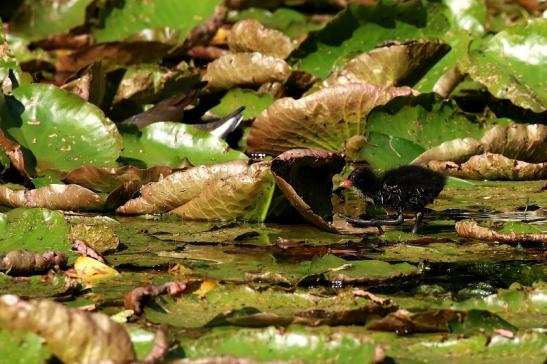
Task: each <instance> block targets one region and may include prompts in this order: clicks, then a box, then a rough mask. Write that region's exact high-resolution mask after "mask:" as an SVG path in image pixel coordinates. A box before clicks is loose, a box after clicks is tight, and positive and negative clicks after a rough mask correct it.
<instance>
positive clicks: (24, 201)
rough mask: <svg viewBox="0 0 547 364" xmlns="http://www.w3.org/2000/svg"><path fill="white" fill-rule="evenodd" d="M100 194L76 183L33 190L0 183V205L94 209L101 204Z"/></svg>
mask: <svg viewBox="0 0 547 364" xmlns="http://www.w3.org/2000/svg"><path fill="white" fill-rule="evenodd" d="M103 203H104V201H103V199H102V198H101V196H99V195H97V194H96V193H95V192H93V191H91V190H88V189H87V188H85V187H82V186H78V185H74V184H72V185H60V184H51V185H48V186H45V187H40V188H36V189H34V190H26V189H25V190H12V189H11V188H9V187H6V186H5V185H0V205H4V206H8V207H43V208H47V209H51V210H69V211H83V210H96V209H98V208H100V207H101V206H102V205H103Z"/></svg>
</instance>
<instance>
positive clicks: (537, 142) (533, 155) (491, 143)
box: [481, 124, 547, 163]
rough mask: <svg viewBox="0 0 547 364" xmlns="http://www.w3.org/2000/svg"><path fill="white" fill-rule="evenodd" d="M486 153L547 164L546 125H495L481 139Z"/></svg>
mask: <svg viewBox="0 0 547 364" xmlns="http://www.w3.org/2000/svg"><path fill="white" fill-rule="evenodd" d="M481 143H482V144H483V145H484V149H485V151H486V152H490V153H496V154H502V155H504V156H505V157H508V158H513V159H518V160H521V161H525V162H532V163H540V162H547V125H542V124H529V125H524V124H511V125H509V126H502V125H496V126H494V127H493V128H492V129H490V130H488V131H487V132H486V133H485V134H484V136H483V137H482V138H481Z"/></svg>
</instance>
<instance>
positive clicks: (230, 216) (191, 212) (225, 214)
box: [171, 162, 275, 222]
mask: <svg viewBox="0 0 547 364" xmlns="http://www.w3.org/2000/svg"><path fill="white" fill-rule="evenodd" d="M203 187H204V188H202V190H201V191H200V192H199V194H197V195H196V196H193V198H192V199H191V200H190V201H188V202H187V203H185V204H184V205H182V206H180V207H177V208H176V209H174V210H172V211H171V213H172V214H175V215H178V216H180V217H182V218H183V219H188V220H234V219H240V220H244V221H257V222H262V221H264V220H265V219H266V213H267V212H268V207H269V205H270V201H271V198H272V195H273V192H274V188H275V183H274V179H273V176H272V173H271V170H270V163H269V162H261V163H255V164H252V165H250V166H249V167H248V168H247V169H246V170H245V171H244V172H242V173H239V174H234V175H231V176H227V177H225V178H216V179H215V180H212V181H210V182H209V183H208V184H206V185H205V186H203Z"/></svg>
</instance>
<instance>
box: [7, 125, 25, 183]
mask: <svg viewBox="0 0 547 364" xmlns="http://www.w3.org/2000/svg"><path fill="white" fill-rule="evenodd" d="M0 147H1V148H2V149H3V151H4V153H6V156H7V157H8V158H9V163H10V164H11V165H12V166H13V167H14V168H15V169H16V170H17V171H18V172H19V173H20V174H21V176H23V177H25V178H27V179H30V176H29V174H28V172H27V170H26V169H25V158H24V155H23V152H22V151H21V146H20V145H19V144H17V143H15V142H14V141H12V140H10V139H8V138H6V136H5V135H4V132H3V131H1V130H0ZM3 165H4V167H5V166H6V164H3Z"/></svg>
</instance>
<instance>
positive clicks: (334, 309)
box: [144, 285, 394, 327]
mask: <svg viewBox="0 0 547 364" xmlns="http://www.w3.org/2000/svg"><path fill="white" fill-rule="evenodd" d="M310 306H313V308H314V309H313V310H309V307H310ZM393 309H394V306H393V305H392V303H391V302H387V303H384V304H379V303H373V302H372V301H370V300H369V299H365V298H362V297H355V296H354V295H353V293H352V292H351V291H349V290H345V291H342V292H340V293H339V294H337V295H335V296H330V297H328V296H327V297H325V296H319V295H316V294H314V293H313V292H309V291H308V292H306V291H299V290H298V291H297V293H296V294H294V293H287V292H284V291H278V290H274V289H269V290H267V291H262V292H259V291H256V290H254V289H252V288H251V287H248V286H229V285H224V286H218V287H217V288H215V289H213V290H212V291H209V292H208V293H207V294H206V295H205V300H203V299H200V298H199V297H197V296H195V295H183V296H181V297H180V298H178V299H176V300H174V299H172V298H164V297H161V298H159V299H156V301H155V303H154V304H153V305H149V306H146V307H145V309H144V313H145V317H146V319H147V320H149V321H151V322H155V323H168V324H169V325H172V326H175V327H203V326H223V325H227V324H231V325H237V326H254V327H257V326H258V327H260V326H268V325H271V324H275V325H283V326H286V325H288V324H290V323H299V324H305V325H311V326H317V325H321V324H327V323H328V324H331V325H340V324H362V323H364V322H366V320H367V319H368V318H369V317H370V316H371V315H380V316H383V315H385V314H387V313H388V312H391V311H393ZM167 312H169V314H167Z"/></svg>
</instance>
